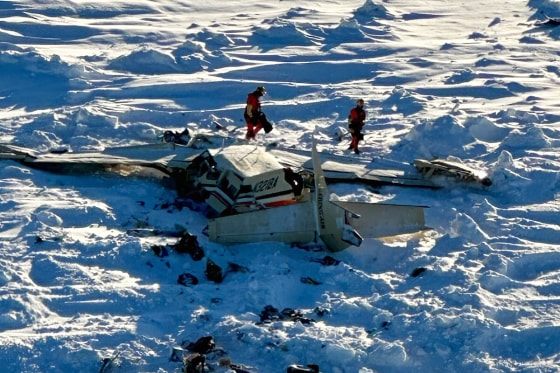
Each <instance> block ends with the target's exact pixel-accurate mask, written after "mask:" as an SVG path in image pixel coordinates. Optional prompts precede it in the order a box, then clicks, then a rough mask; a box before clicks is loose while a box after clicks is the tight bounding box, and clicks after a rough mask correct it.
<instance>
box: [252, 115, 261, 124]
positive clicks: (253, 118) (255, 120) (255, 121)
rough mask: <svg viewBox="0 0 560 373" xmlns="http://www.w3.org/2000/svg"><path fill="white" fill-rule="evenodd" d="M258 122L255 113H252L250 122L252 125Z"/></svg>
mask: <svg viewBox="0 0 560 373" xmlns="http://www.w3.org/2000/svg"><path fill="white" fill-rule="evenodd" d="M258 122H259V118H257V116H256V115H253V116H252V117H251V123H253V124H254V125H256V124H257V123H258Z"/></svg>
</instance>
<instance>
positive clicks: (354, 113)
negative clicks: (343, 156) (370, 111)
mask: <svg viewBox="0 0 560 373" xmlns="http://www.w3.org/2000/svg"><path fill="white" fill-rule="evenodd" d="M365 120H366V111H365V110H364V100H362V99H361V98H360V99H359V100H358V101H356V107H354V108H352V110H350V115H348V131H349V132H350V134H351V135H352V142H351V143H350V147H349V148H348V149H354V153H356V154H360V150H359V149H358V143H359V142H360V140H363V139H364V134H363V133H362V128H363V127H364V124H365Z"/></svg>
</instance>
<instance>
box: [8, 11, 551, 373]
mask: <svg viewBox="0 0 560 373" xmlns="http://www.w3.org/2000/svg"><path fill="white" fill-rule="evenodd" d="M559 13H560V5H559V4H558V2H555V1H552V0H541V1H538V0H535V1H533V0H531V1H529V2H527V1H505V0H500V1H482V0H471V1H440V0H428V1H409V0H385V1H379V0H376V1H372V0H366V1H362V0H360V1H348V0H344V1H343V0H329V1H321V2H318V1H290V0H285V1H233V0H232V1H229V0H228V1H207V2H199V1H190V0H182V1H169V0H160V1H155V0H135V1H124V0H112V1H103V0H97V1H96V0H91V1H85V0H83V1H82V0H79V1H37V0H5V1H2V2H0V16H1V19H0V77H1V81H2V84H1V86H0V142H3V143H12V144H17V145H20V146H24V147H28V148H33V149H35V150H36V151H38V152H48V151H50V150H60V149H67V150H70V151H89V150H102V149H104V148H106V147H110V146H116V145H128V144H143V143H150V142H157V141H159V138H160V136H161V134H162V133H163V132H164V131H165V130H182V129H183V128H184V127H185V126H187V127H189V128H190V129H191V130H196V131H201V132H212V131H216V129H215V124H214V122H219V123H221V124H223V125H225V126H226V127H228V128H229V129H230V135H231V136H234V137H243V135H244V122H243V119H242V110H243V107H244V104H245V100H246V95H247V93H249V92H251V91H252V90H253V89H254V88H255V87H256V86H257V85H265V86H266V88H267V90H268V95H267V96H265V97H264V100H263V110H264V111H265V112H266V114H267V116H268V117H269V118H270V119H271V120H272V121H273V122H274V124H275V129H274V130H273V131H272V132H271V133H269V134H267V135H266V136H265V135H264V134H262V135H261V134H259V136H258V137H259V138H258V140H257V143H258V144H261V145H262V144H267V143H270V142H279V144H280V146H282V147H286V148H295V149H310V148H311V139H312V134H313V133H315V138H316V139H317V141H318V147H319V150H320V151H321V152H323V153H331V154H347V155H350V153H348V152H347V150H346V149H347V147H348V143H349V141H348V139H344V140H343V141H341V142H338V141H337V140H335V138H334V136H333V134H334V132H335V131H336V128H337V127H338V126H346V124H345V122H346V119H345V118H346V117H347V115H348V112H349V110H350V108H351V107H352V106H353V105H354V102H355V100H356V99H357V98H363V99H364V100H365V102H366V109H367V110H368V113H369V117H368V121H367V124H366V127H365V132H366V137H365V141H364V142H363V145H362V147H361V148H362V150H363V153H362V154H361V155H359V156H356V157H360V158H362V159H373V164H375V162H376V161H378V162H379V161H380V160H384V161H387V162H395V164H403V163H406V164H409V163H411V162H412V161H413V160H414V159H415V158H426V159H431V158H433V157H440V158H450V159H453V160H458V161H462V162H465V163H467V164H469V165H471V166H475V167H477V168H480V169H483V170H486V171H487V172H488V174H489V176H490V177H491V179H492V180H493V185H492V186H491V187H489V188H480V187H472V186H469V185H466V184H461V183H456V182H449V183H448V185H446V186H445V187H444V188H442V189H438V190H429V189H408V188H399V187H383V188H380V189H373V188H371V187H368V186H365V185H346V184H336V185H331V186H330V190H331V192H332V193H333V195H332V198H338V199H345V200H360V201H379V200H384V201H388V202H395V203H410V204H418V205H426V206H428V207H429V209H427V210H426V219H427V224H428V225H429V226H430V227H432V228H433V229H432V230H430V231H427V232H424V233H422V234H418V235H413V236H408V237H400V238H395V239H392V240H366V241H365V242H364V244H363V245H362V246H361V247H359V248H356V247H353V248H350V249H348V250H345V251H343V252H339V253H329V252H327V251H324V250H322V251H321V250H303V249H299V248H292V247H290V246H289V245H285V244H280V243H263V242H255V243H252V244H246V245H237V246H223V245H219V244H215V243H212V242H209V241H208V238H207V237H206V236H205V235H204V234H203V230H204V227H205V226H206V218H205V215H204V214H203V213H202V212H201V211H191V210H189V209H186V208H182V209H180V208H177V207H175V205H174V204H173V201H174V198H175V193H174V191H173V190H172V189H169V188H168V187H167V186H166V185H165V184H164V183H161V182H160V181H159V180H157V179H152V178H146V177H140V176H132V177H125V176H121V175H117V174H111V173H98V174H91V173H84V174H54V173H48V172H45V171H39V170H36V169H31V168H28V167H25V166H22V165H20V164H19V163H16V162H14V161H2V162H1V166H0V237H1V243H0V249H1V250H0V340H1V341H2V342H1V343H0V365H1V366H2V371H6V372H180V371H181V368H182V363H181V362H180V361H176V360H177V359H174V358H172V355H173V350H174V348H177V347H179V346H183V347H185V346H187V345H188V344H189V343H192V342H195V341H197V340H198V339H199V338H201V337H204V336H212V337H213V339H214V341H215V344H216V348H215V349H214V351H212V352H210V353H209V354H207V356H206V359H207V362H208V365H209V367H210V368H212V369H214V371H220V372H224V371H226V370H227V369H228V368H227V367H226V366H222V367H218V365H217V364H218V362H219V361H220V359H226V358H227V359H230V360H231V362H232V365H231V366H232V367H233V368H236V369H237V371H241V370H240V368H239V367H243V369H244V370H246V371H249V372H263V373H275V372H285V371H286V368H287V367H288V366H289V365H290V364H301V365H307V364H318V365H319V367H320V369H321V371H322V372H323V373H355V372H359V373H371V372H464V371H472V372H488V371H491V372H514V371H515V372H519V371H522V372H558V371H560V330H559V326H560V251H559V248H560V225H559V224H560V214H559V210H560V198H559V194H558V193H559V190H560V189H559V176H558V175H560V173H559V170H560V160H559V159H558V155H559V148H560V128H559V126H558V122H559V121H560V108H559V104H558V97H559V96H560V88H559V84H558V83H559V81H560V62H559V59H560V57H559V55H560V53H559V50H560V42H559V38H560V26H558V24H557V23H554V22H548V23H547V22H545V21H546V18H545V15H549V16H551V17H554V16H556V15H559ZM144 226H148V227H154V228H156V229H158V230H162V231H174V230H176V229H177V227H183V228H185V229H187V230H188V231H189V232H190V233H191V234H194V235H196V236H197V238H198V241H199V243H200V244H201V246H202V247H203V249H204V252H205V258H204V259H203V260H200V261H195V260H193V259H192V258H191V257H190V256H188V255H185V254H180V253H177V252H175V251H173V250H167V251H165V252H161V251H157V250H154V249H153V248H154V247H162V246H163V247H165V245H173V244H175V243H176V242H177V238H176V237H173V236H165V235H164V236H153V237H138V236H134V235H130V234H127V231H128V230H130V229H132V228H138V227H144ZM158 253H159V255H157V254H158ZM327 255H330V256H332V257H334V258H335V259H337V260H338V261H340V262H339V263H338V264H333V265H327V264H329V263H325V262H324V261H322V259H323V258H325V256H327ZM207 259H211V260H212V261H214V262H215V263H217V264H218V265H220V266H221V267H222V268H224V269H226V268H232V264H231V263H233V264H236V265H237V266H233V268H236V269H237V270H236V271H230V272H228V273H227V275H226V277H225V279H224V281H223V282H222V283H215V282H212V281H210V280H209V279H207V278H206V276H205V274H204V271H205V268H206V262H207ZM419 269H426V270H425V271H424V272H422V273H420V275H418V276H413V274H417V273H418V272H420V271H419ZM184 273H188V274H191V275H194V276H195V277H196V278H197V279H198V280H199V281H198V283H197V284H190V285H187V286H185V285H181V284H179V283H178V278H179V277H180V276H181V274H184ZM310 279H311V280H313V281H311V280H310ZM267 306H272V307H274V308H276V309H277V310H278V311H282V310H284V309H291V310H293V312H292V315H291V317H286V318H285V319H283V320H273V321H272V322H266V323H263V322H261V315H262V313H263V311H265V310H266V309H268V308H267ZM230 371H231V372H233V371H235V370H233V369H232V368H230Z"/></svg>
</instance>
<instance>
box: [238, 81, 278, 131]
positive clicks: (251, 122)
mask: <svg viewBox="0 0 560 373" xmlns="http://www.w3.org/2000/svg"><path fill="white" fill-rule="evenodd" d="M264 95H266V89H265V88H264V87H262V86H261V87H257V89H255V90H254V91H253V92H251V93H249V94H248V95H247V106H245V111H244V113H243V117H244V118H245V122H247V134H246V135H245V138H246V139H254V138H255V135H256V134H257V133H258V132H259V131H260V130H261V129H263V128H264V131H265V132H266V133H269V132H270V131H272V125H271V124H270V123H269V122H268V120H267V119H266V116H265V115H264V113H263V112H262V111H261V102H260V98H261V97H262V96H264Z"/></svg>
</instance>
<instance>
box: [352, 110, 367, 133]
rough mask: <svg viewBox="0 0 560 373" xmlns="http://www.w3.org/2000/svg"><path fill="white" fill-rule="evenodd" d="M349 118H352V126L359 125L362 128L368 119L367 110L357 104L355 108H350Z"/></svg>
mask: <svg viewBox="0 0 560 373" xmlns="http://www.w3.org/2000/svg"><path fill="white" fill-rule="evenodd" d="M348 119H350V125H351V126H353V127H356V126H359V127H360V128H361V127H363V126H364V122H365V120H366V111H365V110H364V109H363V108H361V107H359V106H356V107H355V108H353V109H352V110H350V115H349V116H348Z"/></svg>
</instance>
